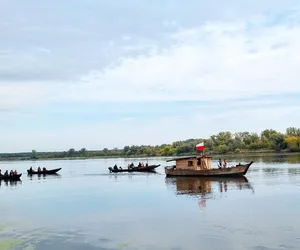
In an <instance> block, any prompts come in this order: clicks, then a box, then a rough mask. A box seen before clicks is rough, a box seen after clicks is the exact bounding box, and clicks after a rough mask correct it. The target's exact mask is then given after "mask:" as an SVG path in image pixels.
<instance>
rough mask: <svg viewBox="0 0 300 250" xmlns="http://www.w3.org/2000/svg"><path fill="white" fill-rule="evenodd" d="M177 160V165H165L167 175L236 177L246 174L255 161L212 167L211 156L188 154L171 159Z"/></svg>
mask: <svg viewBox="0 0 300 250" xmlns="http://www.w3.org/2000/svg"><path fill="white" fill-rule="evenodd" d="M173 160H175V161H176V165H175V166H172V167H165V174H166V176H222V177H236V176H243V175H246V173H247V172H248V170H249V168H250V166H251V165H252V163H253V161H251V162H250V163H247V164H240V163H239V164H237V165H235V166H231V167H219V168H211V157H210V156H188V157H183V158H177V159H170V160H168V161H167V162H169V161H173Z"/></svg>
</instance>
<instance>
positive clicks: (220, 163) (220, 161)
mask: <svg viewBox="0 0 300 250" xmlns="http://www.w3.org/2000/svg"><path fill="white" fill-rule="evenodd" d="M218 167H219V168H221V167H222V160H221V158H220V159H219V163H218Z"/></svg>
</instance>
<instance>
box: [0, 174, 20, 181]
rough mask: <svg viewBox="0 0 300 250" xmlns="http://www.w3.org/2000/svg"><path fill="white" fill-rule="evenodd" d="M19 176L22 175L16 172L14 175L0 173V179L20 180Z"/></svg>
mask: <svg viewBox="0 0 300 250" xmlns="http://www.w3.org/2000/svg"><path fill="white" fill-rule="evenodd" d="M21 176H22V174H16V175H2V174H0V180H5V181H18V180H20V177H21Z"/></svg>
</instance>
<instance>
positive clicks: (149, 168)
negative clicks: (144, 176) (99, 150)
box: [108, 164, 160, 173]
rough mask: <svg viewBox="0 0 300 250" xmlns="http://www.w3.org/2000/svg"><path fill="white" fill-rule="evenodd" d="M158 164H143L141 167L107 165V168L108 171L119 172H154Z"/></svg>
mask: <svg viewBox="0 0 300 250" xmlns="http://www.w3.org/2000/svg"><path fill="white" fill-rule="evenodd" d="M159 166H160V164H158V165H149V166H143V167H133V168H124V169H122V168H118V169H115V168H112V167H109V168H108V170H109V172H110V173H119V172H154V171H155V169H156V168H158V167H159Z"/></svg>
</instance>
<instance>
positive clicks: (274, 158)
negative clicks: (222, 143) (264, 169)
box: [215, 153, 300, 164]
mask: <svg viewBox="0 0 300 250" xmlns="http://www.w3.org/2000/svg"><path fill="white" fill-rule="evenodd" d="M215 158H216V159H218V158H224V156H217V155H216V156H215ZM226 159H227V160H228V161H234V162H244V161H245V162H247V161H249V160H253V161H254V162H256V163H257V162H261V163H272V164H281V163H285V162H287V163H289V164H300V154H299V153H277V154H274V153H270V154H267V153H261V154H247V155H227V156H226Z"/></svg>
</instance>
